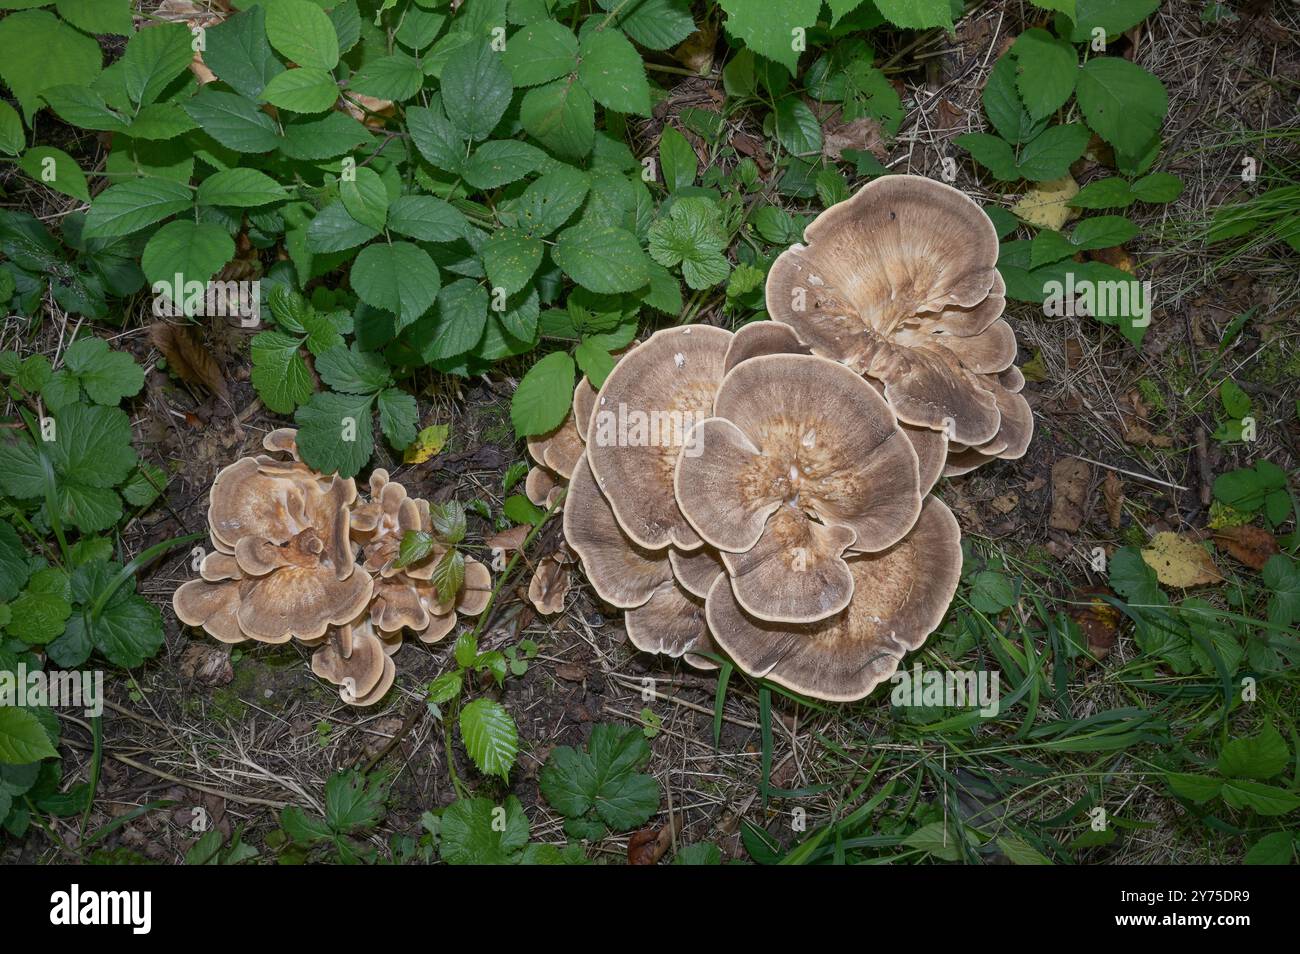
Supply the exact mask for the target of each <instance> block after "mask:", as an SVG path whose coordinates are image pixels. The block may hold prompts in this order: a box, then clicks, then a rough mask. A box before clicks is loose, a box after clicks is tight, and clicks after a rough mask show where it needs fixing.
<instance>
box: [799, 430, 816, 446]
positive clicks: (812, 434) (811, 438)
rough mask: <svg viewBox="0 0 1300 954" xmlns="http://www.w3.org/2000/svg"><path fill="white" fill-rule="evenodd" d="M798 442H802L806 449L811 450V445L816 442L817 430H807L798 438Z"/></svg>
mask: <svg viewBox="0 0 1300 954" xmlns="http://www.w3.org/2000/svg"><path fill="white" fill-rule="evenodd" d="M799 443H800V444H802V445H803V446H804V447H805V448H807V449H808V450H812V449H813V446H814V445H815V444H816V443H817V432H816V431H809V432H808V433H807V434H805V435H804V436H803V438H802V439H800V441H799Z"/></svg>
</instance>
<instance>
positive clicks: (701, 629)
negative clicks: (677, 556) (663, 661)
mask: <svg viewBox="0 0 1300 954" xmlns="http://www.w3.org/2000/svg"><path fill="white" fill-rule="evenodd" d="M665 562H667V561H666V560H665ZM623 621H624V624H625V625H626V627H627V638H628V641H629V642H631V643H632V645H633V646H635V647H636V648H637V649H639V650H641V651H642V652H647V653H662V654H663V655H666V656H673V657H681V656H686V657H687V661H688V662H692V660H691V654H693V653H696V652H712V651H713V643H712V640H711V639H710V637H709V630H708V626H707V624H706V623H705V620H704V600H702V599H700V598H699V597H698V596H693V595H692V594H690V593H688V592H687V591H686V590H684V589H682V587H680V586H678V585H677V583H676V582H675V581H673V580H672V579H669V580H667V581H665V582H664V583H661V584H660V585H659V586H658V587H656V588H655V590H654V592H653V593H652V594H651V595H650V598H649V599H648V600H646V601H645V603H643V604H642V605H641V606H638V607H635V608H634V609H630V610H628V611H627V613H626V614H624V618H623ZM692 665H698V663H696V662H692Z"/></svg>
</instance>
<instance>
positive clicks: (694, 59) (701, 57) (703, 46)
mask: <svg viewBox="0 0 1300 954" xmlns="http://www.w3.org/2000/svg"><path fill="white" fill-rule="evenodd" d="M717 43H718V30H717V27H715V26H714V25H713V24H712V23H706V24H705V25H704V26H702V27H701V28H700V29H698V30H696V31H695V32H694V33H692V34H691V35H690V36H688V37H687V38H686V39H685V40H683V41H682V43H681V45H680V46H678V47H677V49H675V50H673V59H675V60H676V61H677V62H678V63H681V64H682V65H683V66H685V67H686V68H687V69H689V70H691V71H692V72H694V73H695V74H696V75H697V76H708V75H709V71H710V70H711V69H713V50H714V48H715V47H716V46H717Z"/></svg>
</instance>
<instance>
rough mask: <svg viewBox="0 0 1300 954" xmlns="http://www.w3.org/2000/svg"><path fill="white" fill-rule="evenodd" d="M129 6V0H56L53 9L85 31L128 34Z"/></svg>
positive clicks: (129, 21) (118, 34) (130, 26)
mask: <svg viewBox="0 0 1300 954" xmlns="http://www.w3.org/2000/svg"><path fill="white" fill-rule="evenodd" d="M0 6H3V4H0ZM31 6H41V4H31ZM131 6H132V4H131V0H58V2H57V3H56V4H55V9H57V10H58V11H59V16H61V17H63V19H65V20H67V21H68V22H69V23H71V24H72V25H73V26H74V27H76V28H77V29H78V30H83V31H85V32H86V33H92V34H95V33H112V34H115V35H117V36H130V35H131V28H132V25H131Z"/></svg>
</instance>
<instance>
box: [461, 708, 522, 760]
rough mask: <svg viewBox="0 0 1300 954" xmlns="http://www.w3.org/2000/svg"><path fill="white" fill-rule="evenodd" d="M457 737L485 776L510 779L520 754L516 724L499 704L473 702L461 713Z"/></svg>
mask: <svg viewBox="0 0 1300 954" xmlns="http://www.w3.org/2000/svg"><path fill="white" fill-rule="evenodd" d="M460 735H461V739H462V740H464V742H465V751H466V752H467V753H468V754H469V757H470V758H471V759H473V760H474V764H475V765H476V766H478V770H479V771H480V772H482V773H483V774H484V775H497V776H499V777H501V778H502V779H508V778H509V777H510V769H511V767H512V766H513V765H514V764H515V757H516V755H517V754H518V752H519V735H518V731H517V730H516V729H515V721H514V719H512V718H510V713H508V712H507V711H506V710H505V707H504V706H502V705H501V703H499V702H496V701H494V700H492V699H475V700H474V701H473V702H471V703H469V705H467V706H465V708H463V709H461V710H460Z"/></svg>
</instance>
